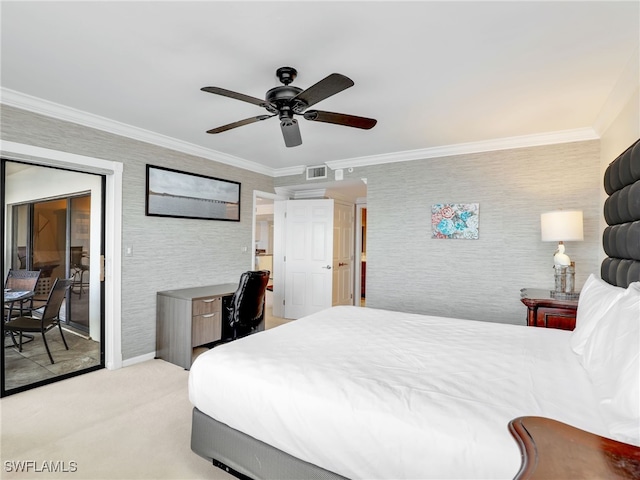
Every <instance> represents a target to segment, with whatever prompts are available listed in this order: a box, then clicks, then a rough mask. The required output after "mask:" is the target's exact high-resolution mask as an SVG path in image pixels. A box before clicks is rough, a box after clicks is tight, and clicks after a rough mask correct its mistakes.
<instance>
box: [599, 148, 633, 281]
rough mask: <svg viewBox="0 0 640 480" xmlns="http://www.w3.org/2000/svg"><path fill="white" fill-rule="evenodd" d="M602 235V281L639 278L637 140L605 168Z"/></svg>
mask: <svg viewBox="0 0 640 480" xmlns="http://www.w3.org/2000/svg"><path fill="white" fill-rule="evenodd" d="M604 189H605V191H606V192H607V194H608V195H609V198H607V200H606V201H605V202H604V218H605V220H606V221H607V225H609V226H608V227H607V228H606V229H605V230H604V234H603V236H602V242H603V246H604V251H605V253H606V254H607V255H608V257H607V258H605V259H604V261H603V262H602V266H601V267H600V276H601V277H602V279H603V280H604V281H605V282H608V283H610V284H612V285H617V286H619V287H624V288H626V287H627V286H628V285H629V284H630V283H631V282H637V281H639V280H640V140H638V141H636V142H635V143H634V144H633V145H631V146H630V147H629V148H627V149H626V150H625V151H624V152H623V153H622V154H621V155H620V156H619V157H618V158H616V159H615V160H614V161H613V162H611V164H610V165H609V166H608V167H607V170H606V172H605V174H604Z"/></svg>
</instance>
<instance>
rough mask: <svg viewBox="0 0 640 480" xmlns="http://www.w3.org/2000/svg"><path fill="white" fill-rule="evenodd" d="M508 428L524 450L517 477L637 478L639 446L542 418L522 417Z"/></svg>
mask: <svg viewBox="0 0 640 480" xmlns="http://www.w3.org/2000/svg"><path fill="white" fill-rule="evenodd" d="M509 431H510V432H511V434H512V435H513V437H514V438H515V439H516V441H517V442H518V446H519V447H520V451H521V453H522V467H521V468H520V471H519V472H518V475H516V477H515V478H516V480H525V479H526V480H534V479H546V478H585V479H586V478H591V479H599V478H612V479H613V478H619V479H627V478H628V479H637V478H638V476H639V475H640V448H638V447H636V446H635V445H630V444H628V443H622V442H617V441H615V440H612V439H610V438H605V437H600V436H598V435H595V434H593V433H590V432H585V431H584V430H580V429H578V428H575V427H572V426H570V425H567V424H565V423H561V422H558V421H556V420H552V419H550V418H543V417H520V418H516V419H515V420H512V421H511V422H509Z"/></svg>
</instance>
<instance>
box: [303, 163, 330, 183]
mask: <svg viewBox="0 0 640 480" xmlns="http://www.w3.org/2000/svg"><path fill="white" fill-rule="evenodd" d="M316 178H327V166H326V165H320V166H317V167H307V180H314V179H316Z"/></svg>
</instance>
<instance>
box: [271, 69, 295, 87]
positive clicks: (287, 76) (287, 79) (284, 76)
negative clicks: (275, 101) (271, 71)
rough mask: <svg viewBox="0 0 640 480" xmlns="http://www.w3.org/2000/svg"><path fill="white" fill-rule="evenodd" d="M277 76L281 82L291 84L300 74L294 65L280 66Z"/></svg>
mask: <svg viewBox="0 0 640 480" xmlns="http://www.w3.org/2000/svg"><path fill="white" fill-rule="evenodd" d="M276 76H277V77H278V79H279V80H280V82H282V83H284V84H285V85H289V84H290V83H291V82H293V81H294V80H295V79H296V77H297V76H298V71H297V70H296V69H295V68H293V67H280V68H279V69H278V70H276Z"/></svg>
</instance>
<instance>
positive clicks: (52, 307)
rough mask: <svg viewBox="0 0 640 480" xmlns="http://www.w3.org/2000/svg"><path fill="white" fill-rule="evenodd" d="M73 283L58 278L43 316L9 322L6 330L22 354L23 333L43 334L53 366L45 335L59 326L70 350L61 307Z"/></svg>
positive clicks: (65, 345)
mask: <svg viewBox="0 0 640 480" xmlns="http://www.w3.org/2000/svg"><path fill="white" fill-rule="evenodd" d="M72 283H73V279H72V278H68V279H62V278H56V280H55V282H54V284H53V287H52V288H51V291H50V292H49V297H48V298H47V303H46V305H45V306H44V310H43V311H42V315H37V316H28V317H27V316H20V317H17V318H14V319H13V320H10V321H8V322H7V323H6V324H5V326H4V329H5V331H8V332H9V333H10V334H11V339H12V340H13V345H14V346H15V347H18V351H20V352H22V334H23V333H38V332H40V333H41V334H42V340H43V341H44V346H45V348H46V349H47V353H48V354H49V360H51V363H52V364H53V363H54V361H53V357H52V356H51V351H50V350H49V345H48V344H47V337H46V336H45V333H47V332H48V331H49V330H51V329H52V328H54V327H55V326H56V325H57V326H58V330H60V336H61V337H62V342H63V343H64V348H66V349H67V350H69V346H68V345H67V341H66V340H65V338H64V334H63V333H62V327H61V326H60V307H61V306H62V302H63V301H64V298H65V297H66V295H67V291H68V290H69V288H70V287H71V284H72ZM16 333H18V334H19V337H20V343H16V338H15V335H14V334H16Z"/></svg>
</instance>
